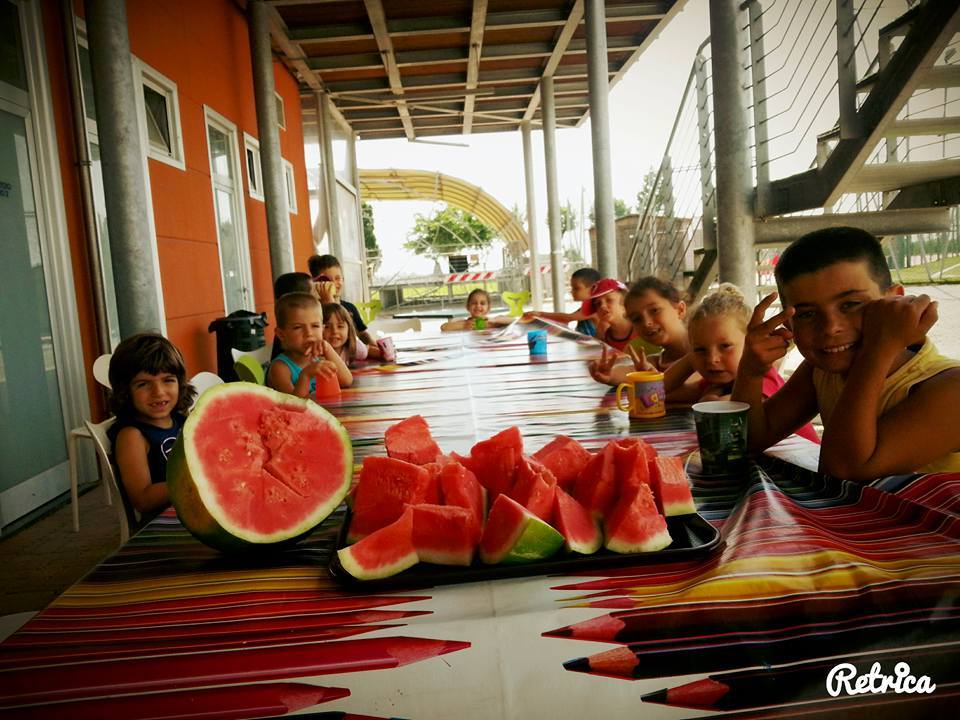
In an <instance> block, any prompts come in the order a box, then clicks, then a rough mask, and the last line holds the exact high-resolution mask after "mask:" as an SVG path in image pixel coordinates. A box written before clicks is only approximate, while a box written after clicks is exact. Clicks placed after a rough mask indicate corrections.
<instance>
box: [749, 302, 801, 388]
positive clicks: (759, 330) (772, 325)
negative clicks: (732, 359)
mask: <svg viewBox="0 0 960 720" xmlns="http://www.w3.org/2000/svg"><path fill="white" fill-rule="evenodd" d="M776 299H777V294H776V293H775V292H774V293H770V294H769V295H767V296H766V297H765V298H763V300H761V301H760V302H759V303H758V304H757V307H756V308H754V311H753V316H752V317H751V318H750V324H749V325H747V337H746V340H745V341H744V343H743V355H742V356H741V357H740V370H741V371H744V372H746V373H748V374H750V375H754V376H758V377H759V376H763V375H764V374H765V373H766V372H767V371H768V370H769V369H770V368H771V367H772V366H773V363H775V362H776V361H777V360H780V359H781V358H782V357H784V356H785V355H786V354H787V349H788V348H789V347H790V341H791V340H792V339H793V333H792V332H791V331H790V330H789V329H787V328H785V327H782V323H783V321H784V320H787V319H788V318H790V317H792V316H793V312H794V311H793V308H787V309H786V310H782V311H781V312H778V313H777V314H776V315H774V316H773V317H771V318H770V319H769V320H764V319H763V314H764V313H765V312H766V311H767V308H769V307H770V305H771V304H773V301H774V300H776Z"/></svg>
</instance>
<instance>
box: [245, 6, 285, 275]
mask: <svg viewBox="0 0 960 720" xmlns="http://www.w3.org/2000/svg"><path fill="white" fill-rule="evenodd" d="M269 12H270V9H269V8H268V7H267V4H266V3H265V2H263V0H252V1H251V2H250V4H249V5H248V6H247V13H248V15H247V17H248V18H249V25H250V56H251V58H250V59H251V61H252V63H253V99H254V103H255V104H256V108H257V132H258V133H259V135H260V140H259V142H260V169H261V171H262V173H263V197H264V201H265V205H266V211H267V237H268V238H269V240H270V269H271V271H272V273H273V277H274V279H276V277H277V276H278V275H282V274H283V273H288V272H293V270H294V262H293V243H292V242H291V238H290V220H289V217H288V212H289V211H288V209H287V195H286V193H287V188H286V180H285V178H284V176H283V159H282V156H281V154H280V128H279V125H278V119H277V99H276V95H275V94H274V93H275V87H274V81H273V50H272V49H271V47H270V19H269V14H268V13H269Z"/></svg>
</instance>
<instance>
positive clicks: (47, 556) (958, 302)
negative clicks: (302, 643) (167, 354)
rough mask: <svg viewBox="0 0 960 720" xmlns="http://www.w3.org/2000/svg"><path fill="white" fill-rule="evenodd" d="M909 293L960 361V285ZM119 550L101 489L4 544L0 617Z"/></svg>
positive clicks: (27, 606) (38, 605) (36, 606)
mask: <svg viewBox="0 0 960 720" xmlns="http://www.w3.org/2000/svg"><path fill="white" fill-rule="evenodd" d="M908 292H910V293H911V294H920V293H927V294H929V295H930V296H931V297H932V298H933V299H935V300H937V301H939V303H940V308H939V313H940V320H939V322H938V323H937V325H935V326H934V328H933V330H932V331H931V333H930V336H931V338H932V339H933V341H934V343H936V345H937V348H938V349H939V350H940V352H941V353H943V354H944V355H948V356H950V357H955V358H960V285H940V286H935V287H920V286H914V287H910V288H908ZM119 545H120V525H119V521H118V519H117V511H116V508H115V507H112V506H108V505H107V504H106V502H105V501H104V496H103V490H102V488H100V487H99V486H97V487H93V488H92V489H90V490H89V491H88V492H86V493H84V494H83V495H81V497H80V532H79V533H74V532H73V528H72V518H71V513H70V506H69V504H67V505H64V506H63V507H61V508H59V509H58V510H56V511H55V512H53V513H51V514H49V515H47V516H46V517H44V518H42V519H40V520H38V521H37V522H35V523H34V524H32V525H30V526H28V527H26V528H24V529H23V530H21V531H20V532H18V533H16V534H15V535H12V536H10V537H8V538H4V539H2V540H0V616H4V615H12V614H14V613H27V612H31V611H38V610H42V609H43V608H44V607H46V606H47V605H48V604H49V603H50V602H52V601H53V600H54V599H55V598H56V597H57V596H58V595H60V594H61V593H62V592H63V591H64V590H66V589H67V588H69V587H70V586H71V585H73V584H74V583H75V582H76V581H77V580H79V579H81V578H82V577H83V576H84V575H86V573H87V572H89V571H90V570H91V569H93V568H94V567H95V566H96V565H97V564H98V563H99V562H100V561H102V560H103V559H104V558H106V557H107V556H108V555H110V553H112V552H113V551H114V550H116V549H117V548H118V547H119ZM0 620H2V618H0ZM0 626H2V623H0ZM2 637H3V632H2V627H0V638H2Z"/></svg>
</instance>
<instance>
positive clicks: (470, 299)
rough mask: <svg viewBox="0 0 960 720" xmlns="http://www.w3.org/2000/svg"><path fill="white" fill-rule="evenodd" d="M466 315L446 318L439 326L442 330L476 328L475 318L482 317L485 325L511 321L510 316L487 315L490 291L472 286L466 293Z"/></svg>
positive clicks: (506, 323)
mask: <svg viewBox="0 0 960 720" xmlns="http://www.w3.org/2000/svg"><path fill="white" fill-rule="evenodd" d="M466 305H467V317H466V318H456V319H453V320H447V321H446V322H445V323H444V324H443V325H441V326H440V330H441V331H443V332H451V331H454V330H473V329H474V328H476V324H475V323H476V320H477V319H478V318H482V319H483V320H485V321H486V324H487V325H490V326H493V325H509V324H510V323H511V322H513V318H511V317H492V318H491V317H487V314H488V313H489V312H490V293H488V292H487V291H486V290H482V289H481V288H474V289H473V290H471V291H470V294H469V295H467V303H466Z"/></svg>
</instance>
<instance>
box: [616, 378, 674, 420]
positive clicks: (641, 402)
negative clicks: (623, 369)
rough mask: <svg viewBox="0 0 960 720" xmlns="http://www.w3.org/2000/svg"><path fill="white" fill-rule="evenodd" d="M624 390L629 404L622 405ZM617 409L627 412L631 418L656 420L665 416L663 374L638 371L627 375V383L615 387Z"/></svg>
mask: <svg viewBox="0 0 960 720" xmlns="http://www.w3.org/2000/svg"><path fill="white" fill-rule="evenodd" d="M624 389H626V391H627V397H628V399H629V401H630V402H629V403H628V404H627V405H626V406H625V405H624V404H623V391H624ZM617 407H618V408H620V409H621V410H624V411H628V412H629V413H630V417H632V418H658V417H663V416H664V415H666V414H667V405H666V393H665V392H664V390H663V373H662V372H658V371H656V370H640V371H638V372H632V373H628V374H627V381H626V382H625V383H620V385H618V386H617Z"/></svg>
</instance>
